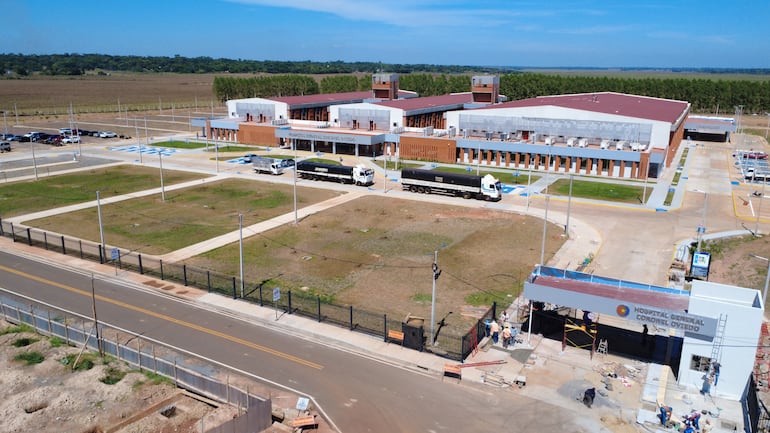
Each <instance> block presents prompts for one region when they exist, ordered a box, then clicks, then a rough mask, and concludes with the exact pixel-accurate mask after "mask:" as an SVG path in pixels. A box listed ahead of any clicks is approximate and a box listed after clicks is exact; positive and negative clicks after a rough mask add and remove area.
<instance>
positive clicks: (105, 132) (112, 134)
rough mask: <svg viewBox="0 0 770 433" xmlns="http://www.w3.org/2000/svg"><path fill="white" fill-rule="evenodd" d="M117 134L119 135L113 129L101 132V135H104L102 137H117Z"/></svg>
mask: <svg viewBox="0 0 770 433" xmlns="http://www.w3.org/2000/svg"><path fill="white" fill-rule="evenodd" d="M117 136H118V134H116V133H114V132H112V131H102V132H100V133H99V137H102V138H115V137H117Z"/></svg>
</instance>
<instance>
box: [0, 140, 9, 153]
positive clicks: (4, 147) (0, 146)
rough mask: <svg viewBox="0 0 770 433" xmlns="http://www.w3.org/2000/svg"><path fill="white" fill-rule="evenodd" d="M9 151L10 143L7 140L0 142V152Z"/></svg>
mask: <svg viewBox="0 0 770 433" xmlns="http://www.w3.org/2000/svg"><path fill="white" fill-rule="evenodd" d="M10 151H11V143H9V142H7V141H3V142H0V152H10Z"/></svg>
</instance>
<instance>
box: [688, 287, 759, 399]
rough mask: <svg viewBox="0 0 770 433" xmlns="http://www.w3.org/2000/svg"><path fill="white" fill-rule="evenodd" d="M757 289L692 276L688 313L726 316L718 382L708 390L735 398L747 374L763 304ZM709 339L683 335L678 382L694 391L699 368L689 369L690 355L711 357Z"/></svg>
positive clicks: (756, 338) (697, 387)
mask: <svg viewBox="0 0 770 433" xmlns="http://www.w3.org/2000/svg"><path fill="white" fill-rule="evenodd" d="M760 298H761V296H760V292H759V291H758V290H754V289H745V288H742V287H736V286H728V285H725V284H717V283H710V282H707V281H698V280H693V285H692V291H691V296H690V308H689V310H688V311H689V313H691V314H697V315H700V316H706V317H713V318H719V315H720V314H722V315H724V316H725V317H726V318H727V321H726V326H725V331H724V339H723V341H722V350H721V361H720V364H721V365H722V368H721V369H720V375H719V383H718V385H717V386H716V387H712V389H711V393H712V394H714V395H717V396H720V397H723V398H728V399H732V400H739V399H740V398H741V394H742V393H743V390H744V388H745V386H746V381H747V380H748V378H749V375H750V374H751V373H752V371H753V370H754V358H755V356H756V352H757V344H758V343H759V336H760V332H761V327H762V317H763V307H762V305H761V299H760ZM712 347H713V345H712V343H710V342H707V341H703V340H697V339H693V338H687V337H685V339H684V343H683V346H682V358H681V364H680V366H679V375H678V382H679V384H680V385H683V386H688V387H690V388H693V392H698V391H699V390H700V387H701V385H702V383H703V380H702V379H701V378H702V376H703V374H704V373H703V372H697V371H695V370H691V369H690V360H691V359H692V356H693V355H699V356H705V357H711V353H712Z"/></svg>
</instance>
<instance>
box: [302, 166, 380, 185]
mask: <svg viewBox="0 0 770 433" xmlns="http://www.w3.org/2000/svg"><path fill="white" fill-rule="evenodd" d="M296 170H297V175H298V176H299V177H301V178H303V179H311V180H334V181H337V182H341V183H354V184H356V185H363V186H369V185H371V184H373V183H374V170H372V169H371V168H366V166H364V165H363V164H357V165H354V166H348V165H335V164H324V163H321V162H310V161H300V162H298V163H297V165H296Z"/></svg>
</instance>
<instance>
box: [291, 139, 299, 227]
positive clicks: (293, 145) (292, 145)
mask: <svg viewBox="0 0 770 433" xmlns="http://www.w3.org/2000/svg"><path fill="white" fill-rule="evenodd" d="M291 147H293V148H294V167H292V169H293V170H292V171H293V172H294V225H295V226H296V225H297V224H299V218H298V215H297V144H296V143H295V142H294V140H292V141H291Z"/></svg>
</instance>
